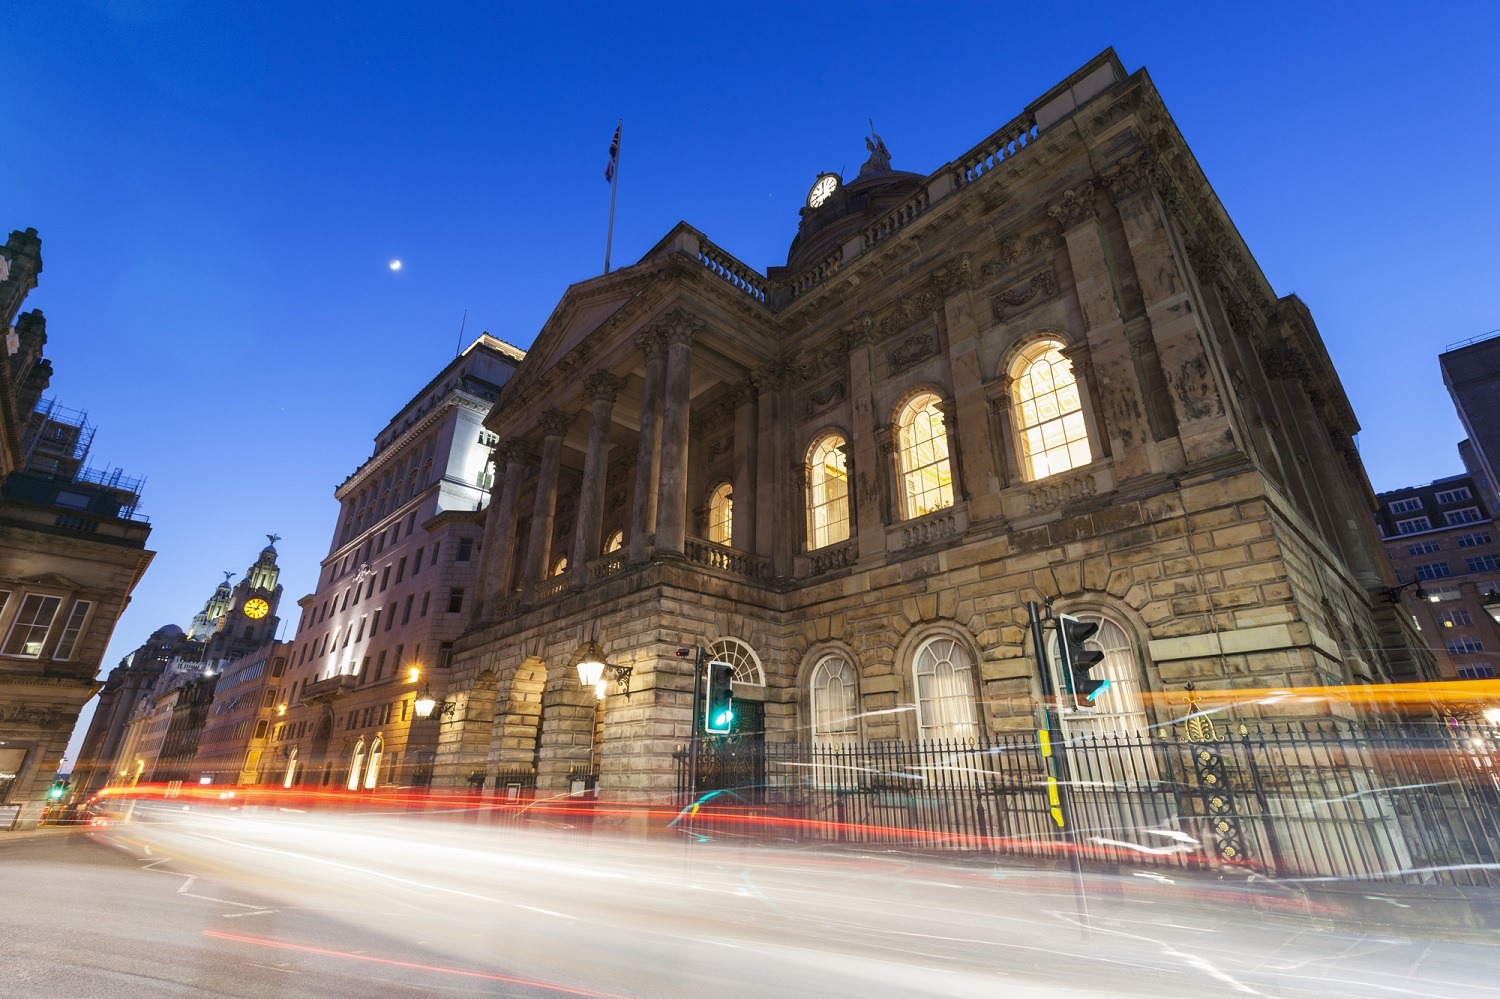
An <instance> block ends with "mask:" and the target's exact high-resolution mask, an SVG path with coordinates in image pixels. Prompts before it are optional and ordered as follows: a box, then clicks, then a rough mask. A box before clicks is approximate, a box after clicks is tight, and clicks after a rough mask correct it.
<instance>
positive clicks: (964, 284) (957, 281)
mask: <svg viewBox="0 0 1500 999" xmlns="http://www.w3.org/2000/svg"><path fill="white" fill-rule="evenodd" d="M932 283H933V284H935V285H937V286H938V290H939V291H941V292H942V293H943V294H944V295H951V294H953V293H954V292H955V291H958V290H959V289H961V288H972V287H973V286H974V265H973V261H972V259H971V258H970V256H969V254H967V253H961V254H959V256H958V259H957V260H955V261H954V262H953V263H951V264H949V265H948V266H946V267H939V268H938V269H937V270H935V271H933V272H932Z"/></svg>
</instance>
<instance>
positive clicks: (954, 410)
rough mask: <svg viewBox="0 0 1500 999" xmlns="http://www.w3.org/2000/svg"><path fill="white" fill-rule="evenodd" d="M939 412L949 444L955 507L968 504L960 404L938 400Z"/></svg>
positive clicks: (950, 400)
mask: <svg viewBox="0 0 1500 999" xmlns="http://www.w3.org/2000/svg"><path fill="white" fill-rule="evenodd" d="M937 408H938V412H940V413H942V414H943V437H944V438H945V439H946V440H947V442H948V477H949V478H950V479H952V485H953V502H954V505H957V504H959V503H967V501H968V499H969V493H968V490H967V489H966V488H965V487H964V459H963V454H962V453H961V449H960V446H959V445H960V437H961V435H960V434H959V432H958V404H957V403H956V402H954V401H953V400H952V399H951V398H948V397H944V398H942V399H939V400H938V404H937Z"/></svg>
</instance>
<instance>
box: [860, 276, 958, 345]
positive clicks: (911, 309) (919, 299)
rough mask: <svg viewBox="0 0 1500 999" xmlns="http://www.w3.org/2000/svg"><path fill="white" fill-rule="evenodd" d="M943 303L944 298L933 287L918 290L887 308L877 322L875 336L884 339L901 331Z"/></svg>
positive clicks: (928, 314)
mask: <svg viewBox="0 0 1500 999" xmlns="http://www.w3.org/2000/svg"><path fill="white" fill-rule="evenodd" d="M941 305H942V299H941V298H940V297H939V295H938V293H937V292H936V291H934V290H933V289H931V288H928V289H924V290H922V291H919V292H917V293H916V294H915V295H910V296H908V297H906V298H903V299H902V300H901V301H899V302H897V303H896V304H895V305H893V306H891V307H890V308H889V309H887V310H886V311H885V312H884V313H883V314H882V315H881V317H880V318H879V319H878V320H876V322H875V337H876V338H877V339H880V340H884V339H885V338H886V337H889V336H891V335H893V334H896V333H899V332H901V331H902V330H904V329H906V328H907V327H908V326H910V325H912V324H913V323H915V322H916V321H917V320H919V319H923V318H926V317H927V316H930V315H932V313H933V312H935V311H936V310H937V309H938V308H939V307H940V306H941Z"/></svg>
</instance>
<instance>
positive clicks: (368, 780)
mask: <svg viewBox="0 0 1500 999" xmlns="http://www.w3.org/2000/svg"><path fill="white" fill-rule="evenodd" d="M383 755H385V740H384V739H382V738H380V736H376V737H375V741H374V742H372V743H371V744H370V758H369V759H368V760H367V761H366V762H365V788H366V789H367V790H368V789H370V788H373V787H374V786H375V784H376V783H377V782H378V781H379V780H380V758H381V757H382V756H383Z"/></svg>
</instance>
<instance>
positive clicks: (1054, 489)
mask: <svg viewBox="0 0 1500 999" xmlns="http://www.w3.org/2000/svg"><path fill="white" fill-rule="evenodd" d="M1095 489H1096V486H1095V483H1094V477H1093V476H1092V475H1081V476H1078V477H1077V478H1073V479H1065V480H1063V481H1062V482H1048V483H1046V484H1045V485H1041V486H1037V487H1036V488H1035V489H1033V490H1032V491H1031V492H1030V493H1029V494H1028V495H1027V497H1026V512H1027V513H1041V512H1042V511H1044V510H1053V509H1056V508H1057V507H1060V506H1065V505H1066V504H1068V503H1076V502H1077V501H1078V500H1081V499H1087V498H1088V497H1090V496H1092V495H1094V491H1095Z"/></svg>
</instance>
